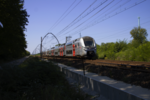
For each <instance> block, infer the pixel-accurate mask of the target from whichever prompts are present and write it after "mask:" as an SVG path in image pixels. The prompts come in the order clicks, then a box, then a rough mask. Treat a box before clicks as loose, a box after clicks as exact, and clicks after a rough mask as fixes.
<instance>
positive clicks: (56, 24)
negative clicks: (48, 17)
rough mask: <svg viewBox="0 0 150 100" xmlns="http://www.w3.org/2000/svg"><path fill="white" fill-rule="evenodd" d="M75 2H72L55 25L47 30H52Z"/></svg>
mask: <svg viewBox="0 0 150 100" xmlns="http://www.w3.org/2000/svg"><path fill="white" fill-rule="evenodd" d="M75 2H76V0H74V2H73V3H72V4H71V5H70V6H69V8H67V10H66V11H65V12H64V13H63V14H62V15H61V16H60V18H59V19H58V20H57V21H56V22H55V24H54V25H53V26H52V27H51V28H50V29H49V30H51V31H52V30H53V29H54V28H55V27H56V26H57V25H58V24H59V23H60V20H61V19H62V17H63V16H64V15H65V14H66V13H67V11H68V10H69V9H70V8H71V7H72V6H73V5H74V3H75Z"/></svg>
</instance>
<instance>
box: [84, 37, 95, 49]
mask: <svg viewBox="0 0 150 100" xmlns="http://www.w3.org/2000/svg"><path fill="white" fill-rule="evenodd" d="M83 40H84V44H85V46H86V47H87V46H89V47H93V46H94V40H93V39H92V38H91V37H84V38H83Z"/></svg>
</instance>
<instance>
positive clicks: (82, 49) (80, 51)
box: [42, 36, 97, 58]
mask: <svg viewBox="0 0 150 100" xmlns="http://www.w3.org/2000/svg"><path fill="white" fill-rule="evenodd" d="M96 49H97V48H96V42H95V40H94V39H93V38H92V37H90V36H84V37H81V38H77V39H75V40H72V41H69V42H67V43H63V44H61V45H59V46H55V47H52V48H51V49H50V50H48V51H46V52H42V55H44V56H73V57H76V56H79V57H87V58H92V57H94V56H96Z"/></svg>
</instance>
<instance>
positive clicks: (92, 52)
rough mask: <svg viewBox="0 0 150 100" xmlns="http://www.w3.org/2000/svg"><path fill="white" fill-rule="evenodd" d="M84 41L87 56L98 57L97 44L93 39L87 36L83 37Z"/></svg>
mask: <svg viewBox="0 0 150 100" xmlns="http://www.w3.org/2000/svg"><path fill="white" fill-rule="evenodd" d="M83 41H84V45H85V47H84V50H85V51H86V55H87V57H88V58H92V57H94V56H96V43H95V40H94V39H93V38H92V37H89V36H85V37H83Z"/></svg>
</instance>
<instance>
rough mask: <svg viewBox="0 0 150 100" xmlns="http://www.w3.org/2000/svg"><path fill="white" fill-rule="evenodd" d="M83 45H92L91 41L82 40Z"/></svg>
mask: <svg viewBox="0 0 150 100" xmlns="http://www.w3.org/2000/svg"><path fill="white" fill-rule="evenodd" d="M84 44H85V46H94V43H93V41H84Z"/></svg>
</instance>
